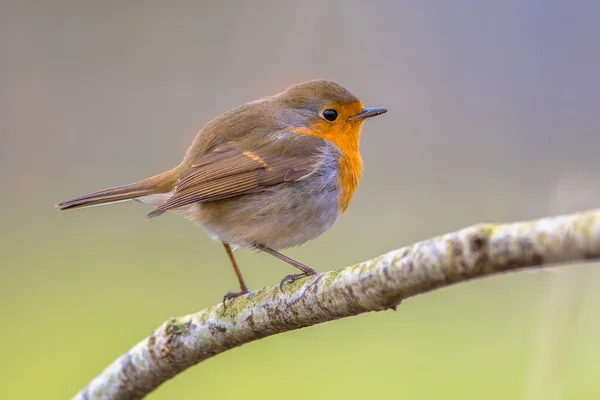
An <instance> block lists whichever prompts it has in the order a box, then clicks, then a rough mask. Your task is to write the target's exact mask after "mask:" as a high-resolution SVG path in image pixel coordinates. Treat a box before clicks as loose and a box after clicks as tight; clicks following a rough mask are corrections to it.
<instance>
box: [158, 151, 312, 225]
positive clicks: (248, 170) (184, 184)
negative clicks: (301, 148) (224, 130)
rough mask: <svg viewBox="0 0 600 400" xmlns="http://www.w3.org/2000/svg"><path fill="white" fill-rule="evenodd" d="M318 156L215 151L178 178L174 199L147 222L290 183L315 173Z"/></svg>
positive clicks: (168, 201)
mask: <svg viewBox="0 0 600 400" xmlns="http://www.w3.org/2000/svg"><path fill="white" fill-rule="evenodd" d="M320 164H321V162H320V158H319V157H318V156H317V154H310V155H308V156H307V155H302V156H290V155H285V156H282V155H269V154H268V152H267V151H265V150H264V149H263V151H260V150H259V151H256V152H250V151H241V150H239V149H237V148H236V147H235V146H234V145H225V146H220V147H218V148H216V149H215V150H214V151H213V152H211V153H209V154H207V155H205V156H203V157H201V158H200V159H199V160H197V161H196V162H195V163H194V164H193V165H192V166H191V167H190V168H189V169H188V170H187V171H186V172H185V173H184V174H183V175H182V176H181V178H180V180H179V182H178V183H177V186H176V187H175V191H174V193H173V195H172V196H171V197H170V198H169V199H168V200H167V201H166V202H165V203H164V204H162V205H161V206H159V207H158V208H157V209H156V210H154V211H153V212H151V213H150V214H148V218H151V217H155V216H158V215H160V214H162V213H164V212H165V211H168V210H171V209H174V208H179V207H183V206H186V205H189V204H193V203H197V202H204V201H215V200H222V199H226V198H230V197H235V196H239V195H243V194H248V193H255V192H258V191H261V190H264V189H265V188H266V187H268V186H273V185H277V184H280V183H284V182H293V181H297V180H300V179H302V178H305V177H306V176H308V175H310V174H312V173H313V172H315V171H316V170H317V169H318V167H319V165H320Z"/></svg>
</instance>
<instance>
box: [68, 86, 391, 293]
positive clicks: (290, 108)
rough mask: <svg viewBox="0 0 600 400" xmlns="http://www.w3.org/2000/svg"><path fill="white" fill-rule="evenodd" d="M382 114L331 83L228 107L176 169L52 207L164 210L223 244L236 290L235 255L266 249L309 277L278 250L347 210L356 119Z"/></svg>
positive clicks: (356, 171) (311, 235) (354, 183)
mask: <svg viewBox="0 0 600 400" xmlns="http://www.w3.org/2000/svg"><path fill="white" fill-rule="evenodd" d="M386 112H387V109H385V108H381V107H375V108H367V107H365V106H364V105H363V103H362V102H361V101H360V100H359V99H358V97H356V96H355V95H354V94H352V93H351V92H350V91H349V90H347V89H346V88H344V87H342V86H341V85H339V84H338V83H336V82H334V81H330V80H324V79H318V80H310V81H307V82H302V83H298V84H295V85H292V86H290V87H288V88H287V89H285V90H284V91H282V92H280V93H278V94H275V95H272V96H269V97H264V98H261V99H259V100H256V101H252V102H249V103H246V104H243V105H241V106H238V107H236V108H233V109H231V110H230V111H227V112H225V113H223V114H221V115H220V116H218V117H216V118H215V119H213V120H211V121H210V122H208V123H207V124H206V125H205V126H204V127H203V128H202V129H200V131H198V133H197V134H196V136H195V138H194V139H193V141H192V144H191V145H190V146H189V148H188V150H187V152H186V153H185V156H184V158H183V160H182V161H181V162H180V163H179V164H178V165H177V166H176V167H174V168H172V169H170V170H167V171H165V172H163V173H160V174H158V175H154V176H151V177H149V178H146V179H143V180H141V181H138V182H136V183H132V184H127V185H123V186H117V187H113V188H109V189H105V190H100V191H96V192H92V193H89V194H85V195H83V196H78V197H75V198H72V199H69V200H66V201H63V202H60V203H58V204H56V208H57V209H58V210H70V209H77V208H84V207H90V206H96V205H103V204H109V203H116V202H121V201H127V200H134V201H137V202H139V203H143V204H148V205H152V206H154V207H155V209H154V211H152V212H150V213H149V214H148V215H147V218H153V217H157V216H159V215H161V214H163V213H165V212H171V213H175V214H178V215H180V216H183V217H184V218H186V219H188V220H190V221H193V222H195V223H197V224H199V225H200V226H201V227H202V228H203V229H204V230H205V231H206V232H207V233H208V234H209V235H210V236H211V237H212V238H213V239H215V240H217V241H220V242H221V243H222V244H223V246H224V249H225V252H226V253H227V256H228V258H229V261H230V262H231V265H232V266H233V270H234V272H235V274H236V277H237V280H238V283H239V288H240V289H239V290H236V291H230V292H227V293H226V294H225V295H224V297H223V302H225V301H226V300H230V299H234V298H236V297H238V296H241V295H245V294H248V293H250V289H249V288H248V285H247V284H246V282H245V280H244V277H243V275H242V273H241V270H240V268H239V265H238V263H237V261H236V259H235V257H234V253H233V251H234V250H235V249H237V248H242V249H252V250H258V251H262V252H265V253H268V254H270V255H272V256H274V257H276V258H278V259H280V260H281V261H284V262H286V263H288V264H289V265H291V266H292V267H295V268H296V269H298V270H299V271H300V272H299V273H295V274H289V275H286V276H285V277H284V278H283V279H282V280H281V282H280V284H279V286H280V288H281V290H283V285H284V283H291V282H293V281H296V280H298V279H301V278H304V277H308V276H312V275H315V274H316V271H315V270H314V269H313V268H311V267H309V266H307V265H305V264H302V263H300V262H298V261H296V260H294V259H291V258H289V257H287V256H285V255H284V254H282V253H280V251H281V250H283V249H287V248H291V247H294V246H299V245H301V244H303V243H306V242H308V241H310V240H313V239H315V238H316V237H318V236H319V235H321V234H322V233H324V232H325V231H327V230H329V229H330V228H331V227H332V226H333V225H334V224H335V223H336V221H338V219H339V218H340V217H341V216H342V214H344V213H345V212H346V210H347V208H348V206H349V204H350V201H351V199H352V197H353V195H354V193H355V191H356V189H357V187H358V185H359V182H360V180H361V177H362V171H363V161H362V158H361V154H360V149H359V147H360V146H359V145H360V136H361V130H362V125H363V122H364V121H365V120H367V119H369V118H372V117H375V116H378V115H381V114H384V113H386Z"/></svg>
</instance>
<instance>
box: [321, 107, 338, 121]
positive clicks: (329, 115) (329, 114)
mask: <svg viewBox="0 0 600 400" xmlns="http://www.w3.org/2000/svg"><path fill="white" fill-rule="evenodd" d="M337 117H338V113H337V111H335V110H332V109H327V110H325V111H323V118H325V119H326V120H327V121H331V122H333V121H335V120H336V119H337Z"/></svg>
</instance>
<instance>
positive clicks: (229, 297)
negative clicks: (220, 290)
mask: <svg viewBox="0 0 600 400" xmlns="http://www.w3.org/2000/svg"><path fill="white" fill-rule="evenodd" d="M248 293H250V291H249V290H248V291H245V292H227V293H225V295H224V296H223V308H227V300H232V299H235V298H236V297H240V296H243V295H245V294H248Z"/></svg>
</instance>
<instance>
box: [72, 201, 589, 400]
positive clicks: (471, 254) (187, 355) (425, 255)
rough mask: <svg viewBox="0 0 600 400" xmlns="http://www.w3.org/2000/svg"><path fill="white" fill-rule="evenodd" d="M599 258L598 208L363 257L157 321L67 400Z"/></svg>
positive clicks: (134, 386)
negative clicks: (316, 328) (488, 280)
mask: <svg viewBox="0 0 600 400" xmlns="http://www.w3.org/2000/svg"><path fill="white" fill-rule="evenodd" d="M598 259H600V209H598V210H594V211H588V212H584V213H579V214H571V215H566V216H560V217H553V218H544V219H540V220H535V221H528V222H517V223H512V224H499V225H494V224H480V225H475V226H472V227H470V228H466V229H463V230H460V231H458V232H454V233H449V234H446V235H443V236H439V237H436V238H433V239H430V240H425V241H423V242H419V243H416V244H414V245H412V246H408V247H403V248H400V249H398V250H393V251H391V252H389V253H387V254H384V255H382V256H379V257H376V258H374V259H372V260H369V261H365V262H363V263H360V264H357V265H354V266H351V267H347V268H344V269H338V270H334V271H329V272H325V273H321V274H318V275H315V276H312V277H309V278H305V279H302V280H299V281H296V282H294V283H292V284H289V285H286V286H284V290H283V292H281V291H280V290H279V287H278V286H271V287H267V288H264V289H261V290H258V291H255V292H252V293H250V294H248V295H247V296H244V297H239V298H237V299H234V300H232V301H230V302H228V303H227V307H226V308H224V307H223V304H217V305H216V306H213V307H211V308H208V309H206V310H203V311H200V312H197V313H195V314H190V315H186V316H183V317H179V318H172V319H170V320H168V321H166V322H165V323H163V324H162V326H160V327H159V328H158V329H157V330H156V331H154V333H153V334H152V335H151V336H150V337H149V338H146V339H144V340H142V341H141V342H140V343H138V344H137V345H136V346H135V347H133V348H132V349H131V350H129V351H128V352H127V353H126V354H124V355H123V356H121V357H120V358H119V359H117V360H116V361H115V362H114V363H113V364H112V365H110V366H109V367H107V368H106V369H105V370H104V371H103V372H102V373H101V374H100V375H98V376H97V377H96V378H95V379H94V380H93V381H92V382H91V383H90V384H89V385H88V386H87V387H86V388H85V389H84V390H83V391H82V392H80V393H79V394H78V395H77V396H76V397H75V398H76V399H139V398H142V397H144V396H145V395H146V394H148V393H150V392H151V391H152V390H154V389H156V388H157V387H158V386H159V385H160V384H162V383H163V382H165V381H167V380H168V379H170V378H172V377H174V376H175V375H177V374H178V373H180V372H182V371H184V370H185V369H187V368H189V367H191V366H193V365H195V364H198V363H199V362H202V361H204V360H206V359H208V358H210V357H212V356H215V355H217V354H220V353H222V352H224V351H226V350H229V349H231V348H234V347H236V346H241V345H243V344H245V343H249V342H251V341H253V340H257V339H261V338H264V337H267V336H271V335H275V334H278V333H282V332H286V331H290V330H293V329H299V328H303V327H306V326H310V325H314V324H318V323H322V322H327V321H332V320H335V319H339V318H344V317H348V316H352V315H357V314H361V313H365V312H368V311H381V310H386V309H390V308H391V309H395V308H396V305H398V304H400V302H401V301H402V300H404V299H406V298H409V297H412V296H415V295H418V294H422V293H426V292H429V291H431V290H434V289H437V288H440V287H444V286H449V285H451V284H454V283H457V282H463V281H467V280H470V279H473V278H479V277H483V276H487V275H491V274H496V273H500V272H507V271H514V270H519V269H524V268H528V267H542V266H547V265H552V264H556V263H559V262H575V261H581V260H598Z"/></svg>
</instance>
